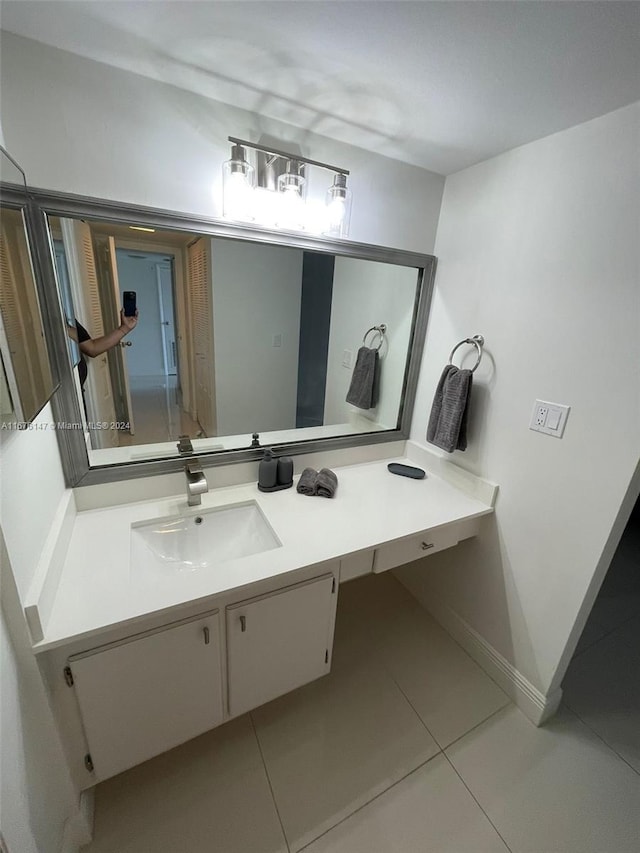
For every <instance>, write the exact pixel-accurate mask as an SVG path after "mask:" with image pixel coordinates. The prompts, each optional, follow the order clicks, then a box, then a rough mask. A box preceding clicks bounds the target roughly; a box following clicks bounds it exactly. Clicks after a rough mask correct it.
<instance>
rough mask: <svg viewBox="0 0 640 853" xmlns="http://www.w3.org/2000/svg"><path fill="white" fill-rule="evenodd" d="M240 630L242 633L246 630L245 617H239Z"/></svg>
mask: <svg viewBox="0 0 640 853" xmlns="http://www.w3.org/2000/svg"><path fill="white" fill-rule="evenodd" d="M240 630H241V631H242V632H243V633H244V632H245V631H246V630H247V617H246V616H241V617H240Z"/></svg>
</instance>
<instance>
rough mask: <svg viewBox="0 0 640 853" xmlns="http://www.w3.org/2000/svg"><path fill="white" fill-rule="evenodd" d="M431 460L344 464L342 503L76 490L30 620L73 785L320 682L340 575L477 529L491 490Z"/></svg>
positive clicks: (233, 492)
mask: <svg viewBox="0 0 640 853" xmlns="http://www.w3.org/2000/svg"><path fill="white" fill-rule="evenodd" d="M423 453H424V456H427V457H432V460H433V462H434V467H433V469H432V470H428V474H427V477H426V479H424V480H409V479H407V478H403V477H397V476H393V475H392V474H390V473H389V472H388V471H387V467H386V466H387V462H388V461H391V460H388V459H383V460H379V461H375V462H368V463H365V464H358V465H351V466H345V467H342V468H337V469H336V473H337V474H338V478H339V487H338V492H337V494H336V497H335V498H334V499H331V500H327V499H323V498H318V497H313V498H310V497H306V496H303V495H299V494H297V492H296V491H295V489H290V490H287V491H284V492H277V493H274V494H265V493H261V492H259V491H258V489H257V487H256V484H255V483H254V482H252V483H250V484H241V485H236V486H229V487H226V488H219V489H213V490H212V491H210V492H209V493H208V494H206V495H204V496H203V500H202V505H201V506H199V507H188V506H187V501H186V498H185V497H183V496H182V495H180V496H179V497H172V498H166V499H161V500H148V501H141V502H137V503H132V504H126V505H120V506H115V507H109V508H104V509H94V510H89V511H82V512H76V511H75V507H74V505H73V497H72V494H73V493H71V492H70V493H69V494H70V495H71V499H70V503H69V505H68V506H67V507H66V510H65V511H64V512H61V514H60V518H59V520H58V525H57V540H56V541H55V542H53V541H52V542H51V543H50V545H51V547H50V549H49V564H48V567H47V571H46V573H44V574H43V575H42V576H41V581H40V586H39V588H34V590H33V591H32V594H31V595H30V601H29V603H28V604H27V617H28V619H29V624H30V627H31V630H32V633H33V636H34V640H35V643H34V651H35V653H36V654H37V656H38V660H39V663H40V666H41V669H42V672H43V675H44V677H45V680H46V682H47V684H48V687H49V689H50V693H51V698H52V704H53V707H54V710H55V713H56V717H57V720H58V724H59V728H60V732H61V735H62V740H63V742H64V745H65V749H66V751H67V755H68V758H69V763H70V765H71V767H72V771H73V773H74V777H75V780H76V782H77V784H78V786H79V788H87V787H90V786H92V785H94V784H96V782H99V781H101V780H103V779H106V778H108V777H110V776H113V775H115V774H117V773H119V772H121V771H123V770H125V769H127V768H129V767H131V766H133V765H135V764H138V763H140V762H142V761H145V760H146V759H148V758H151V757H152V756H154V755H157V754H159V753H161V752H164V751H165V750H167V749H170V748H172V747H174V746H176V745H177V744H179V743H182V742H184V741H186V740H189V739H190V738H192V737H195V736H197V735H199V734H201V733H203V732H205V731H207V730H209V729H211V728H214V727H215V726H217V725H219V724H220V723H222V722H225V721H226V720H228V719H231V718H233V717H236V716H238V715H240V714H243V713H245V712H246V711H249V710H251V709H252V708H255V707H258V706H259V705H262V704H263V703H265V702H268V701H269V700H271V699H273V698H275V697H277V696H280V695H282V694H283V693H286V692H288V691H290V690H293V689H295V688H296V687H299V686H301V685H303V684H306V683H308V682H309V681H312V680H314V679H316V678H319V677H321V676H322V675H325V674H326V673H328V672H329V670H330V668H331V655H332V643H333V631H334V623H335V615H336V605H337V599H338V594H339V584H340V583H341V582H345V581H348V580H350V579H352V578H355V577H358V576H360V575H363V574H366V573H371V572H373V573H378V572H383V571H388V570H390V569H392V568H394V567H395V566H398V565H402V564H404V563H406V562H410V561H414V560H418V559H421V558H423V557H427V558H428V556H429V555H430V554H433V553H436V552H437V551H439V550H442V549H444V548H449V547H452V546H454V545H456V544H457V543H458V542H459V541H461V540H462V539H466V538H468V537H470V536H473V535H475V534H476V533H477V532H478V530H479V526H480V524H481V521H482V517H483V516H485V515H487V514H489V513H491V512H492V511H493V510H492V503H493V496H494V494H495V488H494V487H492V486H491V484H488V483H484V482H483V481H480V480H477V479H476V478H473V477H471V476H470V475H466V474H465V473H464V472H461V471H460V469H456V466H451V465H449V464H446V463H442V466H441V467H442V468H443V470H441V471H439V472H438V474H436V473H434V472H433V470H437V464H436V463H437V461H438V460H437V457H436V456H434V455H432V454H428V453H426V452H423ZM413 456H414V458H413V459H405V460H403V461H406V462H410V463H412V464H416V461H417V462H418V464H421V463H422V464H423V465H424V459H418V460H416V458H415V454H414V455H413ZM394 461H400V460H394ZM456 471H457V472H458V473H457V474H455V472H456ZM452 472H453V476H452ZM443 473H444V474H445V476H447V479H445V478H444V477H443V476H442V474H443ZM456 477H457V481H456ZM207 528H208V529H207ZM174 534H175V535H174ZM165 538H166V539H168V540H171V542H170V544H166V545H165V544H163V540H164V539H165ZM207 543H208V544H207ZM216 549H218V550H217V551H216ZM220 549H222V550H220ZM427 567H428V560H426V561H425V570H426V569H427Z"/></svg>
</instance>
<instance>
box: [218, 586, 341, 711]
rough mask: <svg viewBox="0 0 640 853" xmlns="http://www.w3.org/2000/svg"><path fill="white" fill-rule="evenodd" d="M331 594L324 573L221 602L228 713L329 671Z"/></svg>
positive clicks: (333, 603) (334, 596)
mask: <svg viewBox="0 0 640 853" xmlns="http://www.w3.org/2000/svg"><path fill="white" fill-rule="evenodd" d="M337 597H338V596H337V584H336V581H335V577H334V575H333V574H327V575H323V576H322V577H319V578H314V579H313V580H310V581H307V582H306V583H301V584H296V585H295V586H290V587H286V588H285V589H281V590H278V591H277V592H273V593H270V594H268V595H263V596H260V597H259V598H252V599H249V600H247V601H242V602H240V603H239V604H234V605H231V606H229V607H227V659H228V665H229V671H228V683H229V712H230V714H231V716H233V717H235V716H237V715H238V714H242V713H244V712H245V711H249V710H250V709H251V708H257V707H258V705H262V704H264V703H265V702H268V701H269V700H270V699H275V697H276V696H280V695H282V694H283V693H287V692H288V691H289V690H293V689H294V688H296V687H300V685H302V684H306V683H307V682H308V681H313V679H315V678H319V677H320V676H321V675H325V674H326V673H327V672H329V670H330V668H331V664H330V657H331V645H332V641H333V626H334V620H335V608H336V600H337Z"/></svg>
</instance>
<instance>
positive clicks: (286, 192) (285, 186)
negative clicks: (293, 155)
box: [277, 162, 305, 231]
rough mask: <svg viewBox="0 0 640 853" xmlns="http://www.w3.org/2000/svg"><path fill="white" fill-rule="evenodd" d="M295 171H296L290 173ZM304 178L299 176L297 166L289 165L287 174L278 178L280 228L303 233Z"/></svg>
mask: <svg viewBox="0 0 640 853" xmlns="http://www.w3.org/2000/svg"><path fill="white" fill-rule="evenodd" d="M289 169H291V170H295V171H289ZM303 190H304V178H303V177H302V175H299V174H297V164H295V162H294V163H289V164H287V172H285V174H284V175H280V177H279V178H278V196H279V200H278V206H279V211H278V222H277V224H278V228H287V229H289V230H290V231H301V230H302V228H303V227H304V218H305V207H304V199H303V197H302V193H303Z"/></svg>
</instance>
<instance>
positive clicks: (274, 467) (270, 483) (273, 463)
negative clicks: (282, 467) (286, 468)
mask: <svg viewBox="0 0 640 853" xmlns="http://www.w3.org/2000/svg"><path fill="white" fill-rule="evenodd" d="M277 483H278V460H277V459H274V456H273V451H272V450H271V448H270V447H267V449H266V450H265V452H264V456H263V457H262V459H261V461H260V465H259V466H258V488H259V489H260V491H262V492H268V491H271V490H272V489H274V488H276V486H277Z"/></svg>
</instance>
